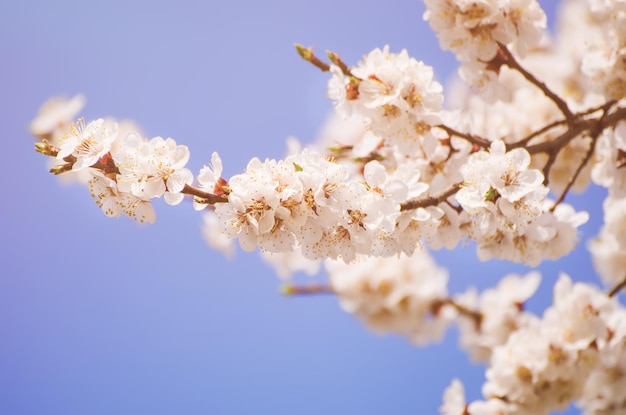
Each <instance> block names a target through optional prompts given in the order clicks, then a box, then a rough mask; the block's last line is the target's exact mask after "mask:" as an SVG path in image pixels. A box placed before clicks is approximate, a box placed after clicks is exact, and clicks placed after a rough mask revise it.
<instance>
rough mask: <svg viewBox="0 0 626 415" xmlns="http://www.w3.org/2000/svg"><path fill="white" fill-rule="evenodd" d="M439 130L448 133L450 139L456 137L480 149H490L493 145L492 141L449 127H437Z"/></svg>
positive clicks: (442, 125) (441, 125)
mask: <svg viewBox="0 0 626 415" xmlns="http://www.w3.org/2000/svg"><path fill="white" fill-rule="evenodd" d="M436 127H437V128H441V129H442V130H444V131H445V132H447V133H448V137H452V136H456V137H459V138H462V139H464V140H467V141H469V142H470V143H472V144H474V145H476V146H478V147H480V148H488V147H489V146H490V145H491V141H489V140H487V139H484V138H482V137H479V136H477V135H473V134H468V133H462V132H460V131H457V130H455V129H454V128H451V127H448V126H447V125H444V124H440V125H437V126H436Z"/></svg>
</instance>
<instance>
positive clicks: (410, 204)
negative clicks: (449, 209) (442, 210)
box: [400, 183, 463, 211]
mask: <svg viewBox="0 0 626 415" xmlns="http://www.w3.org/2000/svg"><path fill="white" fill-rule="evenodd" d="M462 185H463V184H462V183H455V184H453V185H452V186H450V187H448V188H447V189H445V190H442V191H441V192H439V193H437V194H436V195H433V196H427V197H424V198H418V199H413V200H407V201H406V202H404V203H402V204H401V205H400V210H401V211H406V210H412V209H418V208H425V207H428V206H437V205H438V204H440V203H442V202H444V201H445V200H446V199H448V198H449V197H450V196H452V195H454V194H455V193H456V192H457V191H458V190H459V189H460V188H461V186H462Z"/></svg>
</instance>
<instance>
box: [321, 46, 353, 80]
mask: <svg viewBox="0 0 626 415" xmlns="http://www.w3.org/2000/svg"><path fill="white" fill-rule="evenodd" d="M326 56H328V59H330V61H331V62H332V63H334V64H335V65H337V66H338V67H339V69H341V72H343V74H344V75H346V76H354V75H352V71H350V68H348V65H346V63H345V62H344V61H343V60H342V59H341V58H340V57H339V55H338V54H336V53H335V52H331V51H330V50H327V51H326Z"/></svg>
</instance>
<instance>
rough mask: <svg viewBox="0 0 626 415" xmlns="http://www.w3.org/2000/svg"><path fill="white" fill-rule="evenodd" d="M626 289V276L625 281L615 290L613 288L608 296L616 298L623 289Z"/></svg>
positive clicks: (615, 287) (616, 286)
mask: <svg viewBox="0 0 626 415" xmlns="http://www.w3.org/2000/svg"><path fill="white" fill-rule="evenodd" d="M625 287H626V275H625V276H624V279H623V280H622V281H621V282H620V283H618V284H617V285H615V286H614V287H613V288H611V291H609V292H608V294H607V295H608V296H609V297H614V296H615V295H616V294H617V293H618V292H620V290H621V289H622V288H625Z"/></svg>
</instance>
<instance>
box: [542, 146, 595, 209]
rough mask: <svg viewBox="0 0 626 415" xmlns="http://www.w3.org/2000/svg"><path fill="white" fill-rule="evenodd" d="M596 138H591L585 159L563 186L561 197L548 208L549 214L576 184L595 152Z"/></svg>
mask: <svg viewBox="0 0 626 415" xmlns="http://www.w3.org/2000/svg"><path fill="white" fill-rule="evenodd" d="M597 138H598V137H597V136H595V137H592V138H591V140H592V141H591V145H590V146H589V150H588V151H587V154H585V158H584V159H583V160H582V162H581V163H580V164H579V165H578V167H577V168H576V171H575V172H574V174H573V175H572V177H570V179H569V181H568V182H567V186H565V189H563V192H561V195H560V196H559V198H558V199H557V200H556V202H554V205H552V207H551V208H550V212H554V209H556V207H557V206H558V205H559V204H560V203H561V202H563V200H564V199H565V196H566V195H567V193H568V192H569V191H570V189H571V188H572V186H573V185H574V183H575V182H576V179H578V176H579V175H580V172H581V171H582V170H583V169H584V168H585V166H586V165H587V163H589V160H591V157H592V156H593V153H594V152H595V149H596V142H597V141H598V140H597ZM555 158H556V157H555Z"/></svg>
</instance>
